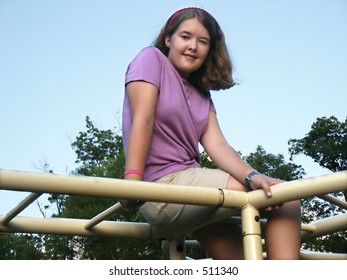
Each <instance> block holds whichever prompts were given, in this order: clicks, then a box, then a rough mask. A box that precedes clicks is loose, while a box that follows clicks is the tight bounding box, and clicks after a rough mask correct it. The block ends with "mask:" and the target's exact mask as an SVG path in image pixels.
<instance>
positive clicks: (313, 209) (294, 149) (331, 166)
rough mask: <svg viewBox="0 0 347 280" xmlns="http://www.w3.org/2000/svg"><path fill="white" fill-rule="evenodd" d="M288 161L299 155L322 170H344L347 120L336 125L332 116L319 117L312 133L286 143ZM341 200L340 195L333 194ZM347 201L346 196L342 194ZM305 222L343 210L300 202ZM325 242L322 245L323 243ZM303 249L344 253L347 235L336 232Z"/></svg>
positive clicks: (320, 202) (313, 201)
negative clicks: (306, 157) (288, 155)
mask: <svg viewBox="0 0 347 280" xmlns="http://www.w3.org/2000/svg"><path fill="white" fill-rule="evenodd" d="M288 144H289V146H290V147H289V152H290V156H291V159H292V158H293V156H295V155H298V154H304V155H305V156H308V157H311V158H312V159H313V160H314V161H315V162H316V163H318V164H319V165H320V166H321V167H323V168H326V169H328V170H330V171H331V172H338V171H343V170H346V169H347V118H346V120H345V121H344V122H339V121H338V119H337V118H336V117H334V116H331V117H330V118H326V117H322V118H317V120H316V121H315V122H314V123H313V124H312V126H311V130H310V131H309V132H308V133H307V134H306V136H305V137H304V138H302V139H290V140H289V141H288ZM332 195H334V196H336V197H338V198H342V196H343V194H342V193H336V194H332ZM344 196H345V200H347V192H344ZM303 209H304V210H305V213H306V214H305V215H304V216H303V219H304V222H312V221H315V220H317V219H321V218H325V217H329V216H332V215H337V214H339V213H341V212H345V210H343V209H340V208H339V207H337V206H335V205H332V204H330V203H328V202H326V201H324V200H321V199H317V198H313V199H304V200H303ZM323 241H324V242H323ZM304 246H305V247H307V248H310V249H315V250H323V251H328V252H329V251H330V252H341V253H346V252H347V233H346V232H339V233H334V234H331V235H327V236H324V238H318V239H317V240H314V241H311V242H307V243H306V244H304Z"/></svg>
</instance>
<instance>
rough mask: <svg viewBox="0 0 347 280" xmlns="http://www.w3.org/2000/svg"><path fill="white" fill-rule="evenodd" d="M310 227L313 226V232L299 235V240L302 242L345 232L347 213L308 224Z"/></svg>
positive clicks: (346, 228)
mask: <svg viewBox="0 0 347 280" xmlns="http://www.w3.org/2000/svg"><path fill="white" fill-rule="evenodd" d="M310 225H313V226H314V227H315V230H314V231H311V232H303V233H302V234H301V237H302V238H301V239H302V240H303V241H305V240H309V239H312V238H316V237H320V236H324V235H327V234H330V233H334V232H338V231H343V230H347V213H341V214H339V215H336V216H332V217H328V218H325V219H321V220H318V221H316V222H313V223H310Z"/></svg>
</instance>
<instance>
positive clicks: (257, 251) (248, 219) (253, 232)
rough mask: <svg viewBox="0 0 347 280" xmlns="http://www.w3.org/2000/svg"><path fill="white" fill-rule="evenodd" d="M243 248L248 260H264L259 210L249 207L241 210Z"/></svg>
mask: <svg viewBox="0 0 347 280" xmlns="http://www.w3.org/2000/svg"><path fill="white" fill-rule="evenodd" d="M241 219H242V233H243V247H244V254H245V259H246V260H262V259H263V249H262V240H261V229H260V216H259V210H257V209H255V208H254V207H253V206H251V205H247V206H246V207H245V208H243V209H242V210H241Z"/></svg>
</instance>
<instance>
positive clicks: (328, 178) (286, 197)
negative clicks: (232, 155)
mask: <svg viewBox="0 0 347 280" xmlns="http://www.w3.org/2000/svg"><path fill="white" fill-rule="evenodd" d="M343 190H347V171H341V172H336V173H332V174H328V175H324V176H319V177H314V178H306V179H301V180H296V181H291V182H286V183H283V184H280V185H276V186H273V187H271V191H272V197H270V198H269V197H267V196H266V195H265V193H264V191H263V190H256V191H252V192H249V193H248V194H249V204H251V205H253V206H254V207H255V208H257V209H263V208H265V207H266V206H269V205H278V204H281V203H284V202H286V201H292V200H297V199H301V198H305V197H313V196H316V195H321V194H327V193H333V192H338V191H343ZM225 200H226V199H225Z"/></svg>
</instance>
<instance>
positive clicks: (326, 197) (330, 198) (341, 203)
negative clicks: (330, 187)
mask: <svg viewBox="0 0 347 280" xmlns="http://www.w3.org/2000/svg"><path fill="white" fill-rule="evenodd" d="M318 197H319V198H320V199H323V200H325V201H327V202H329V203H332V204H335V205H336V206H338V207H340V208H342V209H346V210H347V202H346V201H342V200H341V199H338V198H336V197H334V196H332V195H328V194H323V195H319V196H318Z"/></svg>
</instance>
